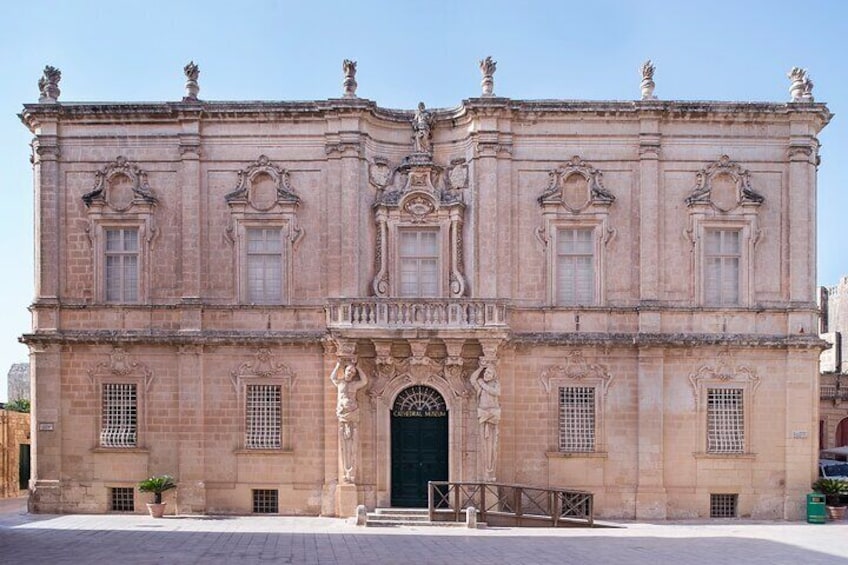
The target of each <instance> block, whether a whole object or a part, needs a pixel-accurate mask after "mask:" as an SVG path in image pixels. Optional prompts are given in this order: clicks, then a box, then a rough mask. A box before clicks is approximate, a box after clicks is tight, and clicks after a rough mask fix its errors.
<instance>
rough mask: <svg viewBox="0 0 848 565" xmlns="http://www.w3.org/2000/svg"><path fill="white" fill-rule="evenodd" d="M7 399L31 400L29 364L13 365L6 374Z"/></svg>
mask: <svg viewBox="0 0 848 565" xmlns="http://www.w3.org/2000/svg"><path fill="white" fill-rule="evenodd" d="M6 398H7V399H9V401H12V400H19V399H20V400H29V363H13V364H12V366H11V367H9V372H8V373H6Z"/></svg>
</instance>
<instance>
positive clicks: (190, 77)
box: [183, 61, 200, 101]
mask: <svg viewBox="0 0 848 565" xmlns="http://www.w3.org/2000/svg"><path fill="white" fill-rule="evenodd" d="M183 72H184V73H185V76H186V83H185V89H186V95H185V97H184V98H183V100H185V101H188V100H197V93H198V92H200V86H199V85H198V84H197V79H198V77H200V67H198V66H197V65H195V64H194V61H189V63H188V65H186V66H185V67H183Z"/></svg>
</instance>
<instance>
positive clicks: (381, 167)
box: [368, 157, 395, 190]
mask: <svg viewBox="0 0 848 565" xmlns="http://www.w3.org/2000/svg"><path fill="white" fill-rule="evenodd" d="M394 174H395V169H393V168H392V167H391V166H389V162H388V161H387V160H386V159H384V158H382V157H375V158H374V162H373V163H371V164H369V165H368V180H369V182H371V184H372V185H374V186H375V187H377V189H378V190H384V189H385V188H386V187H387V186H389V184H390V183H391V182H392V180H393V178H394Z"/></svg>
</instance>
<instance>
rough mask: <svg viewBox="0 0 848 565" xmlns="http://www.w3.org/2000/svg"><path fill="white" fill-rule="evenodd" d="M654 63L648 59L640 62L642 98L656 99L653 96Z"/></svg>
mask: <svg viewBox="0 0 848 565" xmlns="http://www.w3.org/2000/svg"><path fill="white" fill-rule="evenodd" d="M654 86H655V84H654V64H653V63H651V60H650V59H648V60H647V61H645V62H644V63H643V64H642V84H641V87H642V100H656V99H657V97H656V96H654Z"/></svg>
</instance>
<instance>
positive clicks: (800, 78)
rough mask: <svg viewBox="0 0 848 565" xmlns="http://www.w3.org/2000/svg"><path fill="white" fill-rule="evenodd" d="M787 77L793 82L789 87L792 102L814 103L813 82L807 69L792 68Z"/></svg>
mask: <svg viewBox="0 0 848 565" xmlns="http://www.w3.org/2000/svg"><path fill="white" fill-rule="evenodd" d="M786 76H787V77H789V80H791V81H792V84H790V85H789V95H790V96H791V97H792V102H813V81H812V80H810V77H809V75H808V74H807V69H802V68H800V67H792V69H791V70H790V71H789V74H787V75H786Z"/></svg>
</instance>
